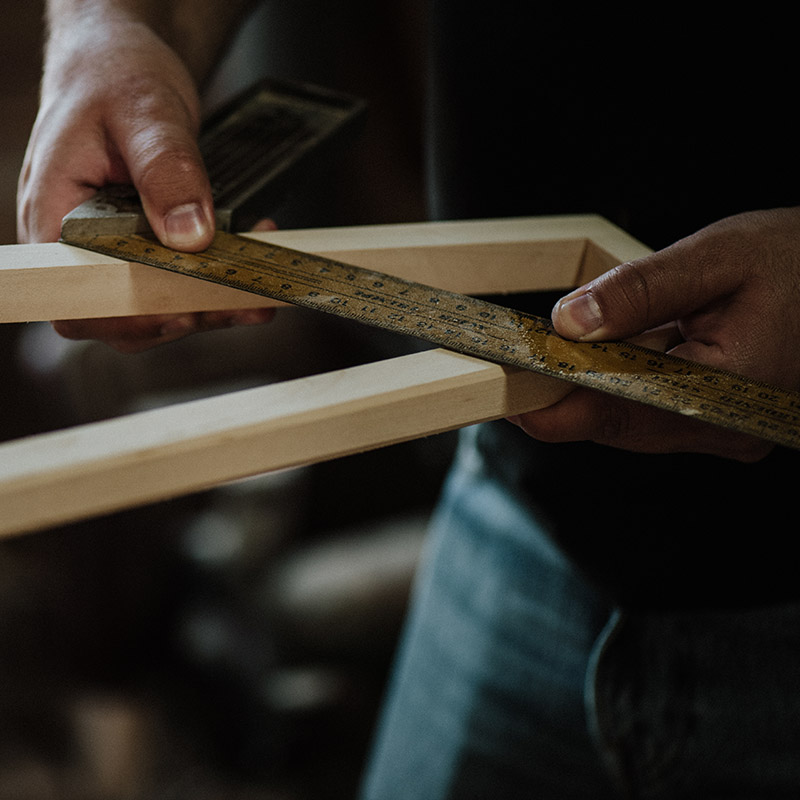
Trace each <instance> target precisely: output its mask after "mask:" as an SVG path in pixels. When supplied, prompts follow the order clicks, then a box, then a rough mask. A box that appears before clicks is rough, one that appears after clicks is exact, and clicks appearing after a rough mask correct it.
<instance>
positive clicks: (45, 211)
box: [18, 6, 272, 352]
mask: <svg viewBox="0 0 800 800" xmlns="http://www.w3.org/2000/svg"><path fill="white" fill-rule="evenodd" d="M68 23H71V24H68ZM51 28H52V30H51V35H50V37H49V40H48V44H47V49H46V56H45V69H44V75H43V80H42V91H41V102H40V108H39V113H38V116H37V119H36V122H35V124H34V128H33V131H32V134H31V137H30V141H29V144H28V149H27V152H26V156H25V160H24V163H23V168H22V172H21V175H20V182H19V192H18V237H19V240H20V241H21V242H43V241H55V240H57V238H58V236H59V233H60V226H61V220H62V218H63V217H64V215H65V214H66V213H68V212H69V211H71V210H72V209H73V208H74V207H76V206H77V205H79V204H80V203H82V202H83V201H84V200H86V199H88V198H89V197H91V196H92V195H93V194H94V193H95V192H96V191H97V190H98V189H99V188H101V187H102V186H104V185H106V184H110V183H118V184H125V183H132V184H133V185H134V186H135V187H136V188H137V190H138V191H139V195H140V197H141V200H142V204H143V207H144V210H145V213H146V215H147V218H148V221H149V223H150V225H151V227H152V229H153V231H154V233H155V234H156V236H157V237H158V238H159V239H160V240H161V241H162V243H164V244H165V245H167V246H168V247H172V248H174V249H178V250H186V251H198V250H202V249H204V248H205V247H207V246H208V245H209V244H210V243H211V240H212V238H213V235H214V211H213V202H212V198H211V189H210V186H209V182H208V178H207V176H206V172H205V168H204V166H203V163H202V159H201V156H200V153H199V150H198V147H197V139H196V137H197V130H198V127H199V121H200V104H199V100H198V96H197V90H196V88H195V80H194V78H193V76H192V75H191V74H190V72H189V70H188V68H187V67H186V66H185V63H184V61H183V60H182V59H181V58H180V57H179V56H178V54H177V53H176V52H175V51H174V50H173V49H172V48H171V47H169V46H168V45H167V44H166V42H165V41H164V39H162V38H161V37H160V36H159V35H157V34H156V33H155V32H154V30H152V29H151V28H150V27H149V26H148V25H147V24H146V23H145V21H144V20H142V19H141V18H138V17H136V15H134V14H132V13H125V12H122V11H120V10H119V8H118V7H116V6H115V7H114V10H107V11H106V12H104V13H93V14H86V15H84V16H82V17H81V18H80V19H71V20H69V19H67V20H61V18H60V17H59V16H58V15H52V17H51ZM271 316H272V311H270V310H249V309H248V310H246V311H242V312H213V313H204V314H185V315H152V316H142V317H131V318H117V319H100V320H72V321H60V322H56V323H54V327H55V328H56V330H57V331H58V332H59V333H60V334H61V335H63V336H65V337H67V338H80V339H84V338H93V339H100V340H102V341H106V342H107V343H108V344H110V345H111V346H113V347H115V348H116V349H118V350H120V351H122V352H134V351H138V350H143V349H146V348H148V347H151V346H153V345H155V344H158V343H161V342H165V341H170V340H172V339H175V338H179V337H181V336H185V335H186V334H188V333H193V332H196V331H201V330H208V329H211V328H216V327H223V326H228V325H231V324H254V323H258V322H263V321H266V320H267V319H269V318H270V317H271Z"/></svg>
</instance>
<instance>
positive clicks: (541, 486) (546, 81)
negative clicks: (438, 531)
mask: <svg viewBox="0 0 800 800" xmlns="http://www.w3.org/2000/svg"><path fill="white" fill-rule="evenodd" d="M538 6H539V4H528V5H526V6H525V7H524V10H523V8H522V5H521V4H518V3H513V2H508V1H507V0H500V2H493V3H491V4H469V3H455V2H449V1H448V0H434V2H433V4H432V19H431V50H430V53H431V65H432V66H431V70H430V80H431V92H430V98H429V126H430V128H429V133H430V165H431V170H430V175H431V177H432V187H431V191H432V194H431V197H432V201H431V206H432V211H433V216H434V217H436V218H439V219H457V218H462V219H464V218H486V217H498V216H526V215H541V214H560V213H585V212H590V213H599V214H602V215H603V216H605V217H606V218H608V219H609V220H611V221H612V222H615V223H616V224H618V225H620V226H621V227H622V228H624V229H625V230H627V231H628V232H629V233H631V234H632V235H633V236H635V237H636V238H638V239H640V240H641V241H643V242H644V243H645V244H647V245H649V246H650V247H653V248H654V249H657V248H660V247H663V246H666V245H668V244H670V243H671V242H673V241H675V240H676V239H678V238H680V237H682V236H685V235H687V234H690V233H692V232H694V231H695V230H697V229H698V228H700V227H702V226H703V225H705V224H708V223H710V222H713V221H714V220H716V219H720V218H722V217H725V216H728V215H730V214H734V213H737V212H741V211H747V210H752V209H757V208H769V207H779V206H789V205H795V204H797V194H798V185H799V184H798V174H797V172H798V159H797V148H798V144H797V141H796V138H795V136H794V127H793V120H794V108H793V106H794V101H793V96H794V85H795V75H796V70H797V66H796V59H795V58H794V57H793V49H794V46H795V45H794V42H793V41H792V39H793V32H792V26H791V25H790V24H789V23H788V20H780V19H775V18H773V17H767V15H754V14H753V13H752V9H747V8H746V7H742V9H741V13H740V14H737V13H734V12H733V11H732V10H731V9H730V8H729V7H726V9H725V16H724V17H723V18H720V19H716V18H715V17H714V16H713V15H708V14H703V15H702V16H703V17H704V19H699V18H698V19H694V18H688V19H687V18H685V17H684V16H683V15H681V16H680V18H679V19H672V18H670V17H669V15H667V14H665V15H664V16H663V17H659V16H658V14H657V12H649V13H648V21H647V22H643V21H640V20H639V19H638V18H637V17H636V13H637V11H636V9H635V7H633V8H632V9H631V11H630V12H629V13H625V14H623V13H622V12H621V11H613V10H611V11H609V9H608V7H607V6H602V7H599V8H598V10H596V11H595V10H591V9H590V10H586V9H585V8H582V7H579V8H573V7H571V6H569V5H568V4H562V7H563V8H564V9H565V11H564V12H554V11H552V10H545V11H541V10H538ZM676 16H677V15H676ZM522 303H523V300H522V299H520V301H519V304H522ZM509 304H513V301H509ZM536 310H537V311H540V312H541V309H536ZM544 313H549V309H545V311H544ZM787 352H788V353H790V354H791V353H792V352H793V347H792V345H791V343H789V346H788V347H787ZM479 443H480V447H481V450H482V452H483V453H484V455H485V456H486V458H487V460H488V461H489V462H490V463H491V465H492V468H493V470H494V471H495V474H497V475H498V477H499V479H501V480H502V481H503V482H504V483H505V484H506V485H507V486H508V487H509V488H511V489H512V490H513V491H515V492H517V493H519V494H520V495H521V496H522V497H524V498H525V500H526V502H528V503H530V505H531V506H532V507H534V508H535V509H536V510H537V512H538V513H540V514H541V515H542V516H543V518H544V519H545V520H547V522H548V525H549V527H550V528H551V530H552V533H553V536H554V538H555V539H556V540H557V541H558V542H559V543H560V545H561V546H562V547H563V549H564V550H565V551H566V552H568V553H569V554H570V555H571V556H572V558H573V559H574V560H575V562H576V564H577V565H578V566H579V567H580V568H581V569H582V570H584V571H585V572H586V574H587V575H589V576H590V577H591V578H592V579H593V580H595V581H596V582H597V584H598V585H599V586H600V587H602V588H603V589H604V590H605V591H607V592H608V593H609V594H610V595H611V596H612V597H613V598H614V599H616V600H618V601H619V602H622V603H623V604H625V605H628V606H632V607H667V608H673V607H679V606H680V607H685V606H711V607H730V606H740V605H751V604H755V603H765V602H776V601H782V600H786V599H795V598H798V597H800V580H798V576H797V575H796V570H795V569H794V562H793V559H792V557H791V554H792V552H793V551H794V546H793V545H794V543H793V541H792V540H793V538H794V532H795V526H796V519H797V512H796V509H795V507H794V506H795V502H794V498H793V496H792V494H793V492H792V486H793V484H794V482H795V480H796V476H797V474H798V458H797V454H796V453H794V452H786V451H783V450H781V449H778V450H776V451H775V452H774V453H773V454H772V455H771V456H770V457H768V458H767V459H765V460H764V461H762V462H759V463H758V464H751V465H743V464H739V463H735V462H730V461H726V460H723V459H719V458H714V457H708V456H697V455H689V454H687V455H675V456H649V455H636V454H630V453H625V452H622V451H619V450H616V449H613V448H609V447H602V446H596V445H592V444H589V443H575V444H566V445H563V444H559V445H545V444H542V443H537V442H534V441H533V440H531V439H529V438H528V437H526V436H525V435H524V434H522V433H521V432H520V431H518V430H517V429H516V428H514V427H513V426H511V425H510V424H508V423H506V422H498V423H492V424H490V425H486V426H484V427H483V428H482V430H481V433H480V437H479Z"/></svg>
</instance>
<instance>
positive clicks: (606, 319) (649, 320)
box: [552, 237, 740, 341]
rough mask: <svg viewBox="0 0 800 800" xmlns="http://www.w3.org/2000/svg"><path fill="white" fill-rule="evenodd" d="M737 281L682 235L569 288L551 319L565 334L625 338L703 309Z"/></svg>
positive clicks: (583, 337) (591, 338) (732, 272)
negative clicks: (670, 242)
mask: <svg viewBox="0 0 800 800" xmlns="http://www.w3.org/2000/svg"><path fill="white" fill-rule="evenodd" d="M739 281H740V276H739V275H737V274H736V270H729V269H727V270H726V269H725V268H724V267H723V265H722V264H720V263H719V262H718V261H717V260H715V259H714V258H708V259H707V258H703V257H700V258H698V256H697V251H696V249H694V248H693V237H688V238H687V239H684V240H681V241H680V242H677V243H676V244H674V245H671V246H670V247H668V248H666V249H664V250H661V251H659V252H657V253H653V254H651V255H647V256H645V257H643V258H640V259H637V260H635V261H630V262H627V263H625V264H621V265H619V266H618V267H615V268H614V269H612V270H610V271H609V272H607V273H605V274H604V275H601V276H600V277H599V278H596V279H595V280H594V281H591V282H590V283H588V284H586V285H585V286H582V287H580V288H579V289H576V290H575V291H573V292H570V293H569V294H568V295H566V296H565V297H563V298H562V299H561V300H559V301H558V303H557V304H556V305H555V307H554V309H553V314H552V316H553V324H554V326H555V329H556V331H557V332H558V333H559V334H561V335H562V336H565V337H566V338H568V339H576V340H585V341H600V340H603V339H606V340H608V339H629V338H631V337H633V336H636V335H638V334H641V333H643V332H645V331H648V330H651V329H653V328H656V327H658V326H660V325H664V324H666V323H669V322H673V321H674V320H677V319H680V318H682V317H684V316H685V315H687V314H690V313H692V312H694V311H697V310H698V309H700V308H703V307H704V306H705V305H707V304H708V303H711V302H712V301H713V300H716V299H719V298H720V297H722V296H724V295H726V294H728V293H730V292H732V291H733V290H734V289H735V288H736V286H737V285H738V284H739Z"/></svg>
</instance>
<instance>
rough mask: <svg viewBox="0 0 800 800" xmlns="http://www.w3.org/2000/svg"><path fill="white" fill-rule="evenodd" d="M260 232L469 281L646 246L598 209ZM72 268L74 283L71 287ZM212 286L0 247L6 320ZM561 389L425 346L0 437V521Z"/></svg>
mask: <svg viewBox="0 0 800 800" xmlns="http://www.w3.org/2000/svg"><path fill="white" fill-rule="evenodd" d="M265 238H267V237H266V236H265ZM268 238H271V239H272V240H274V241H277V242H278V243H280V244H284V245H286V246H289V247H295V248H297V249H301V250H306V251H309V252H317V253H323V254H328V255H332V256H333V257H336V258H338V259H340V260H343V261H347V262H349V263H355V264H358V265H359V266H366V267H372V268H376V269H380V270H382V271H385V272H394V273H395V274H400V275H403V276H404V277H409V278H411V279H413V280H421V281H424V282H426V283H429V284H431V285H435V286H439V287H442V288H453V289H456V290H458V291H462V292H468V293H470V292H474V293H482V292H492V293H495V292H503V291H527V290H535V289H539V288H542V289H546V288H563V287H566V286H571V285H574V284H576V283H580V282H582V281H584V280H587V279H588V278H590V277H593V276H594V275H597V274H600V273H601V272H603V271H605V270H606V269H609V268H610V267H612V266H614V265H616V264H618V263H620V262H622V261H626V260H629V259H632V258H636V257H639V256H641V255H644V254H645V253H646V252H648V250H647V248H645V247H644V246H643V245H641V244H640V243H638V242H636V241H635V240H632V239H630V238H629V237H627V236H626V235H625V234H624V233H623V232H621V231H620V230H619V229H617V228H615V227H614V226H612V225H610V224H609V223H607V222H605V221H604V220H602V219H601V218H599V217H593V216H590V217H584V216H581V217H557V218H544V219H540V218H535V219H522V220H495V221H486V222H484V221H476V222H457V223H429V224H426V223H423V224H418V225H417V224H415V225H398V226H370V227H365V228H347V229H330V230H324V229H320V230H309V231H286V232H279V233H271V234H269V235H268ZM9 276H10V277H9ZM115 276H116V277H115ZM162 280H163V281H164V282H162ZM72 281H76V282H77V283H79V284H81V286H82V289H81V290H80V291H72V290H71V289H70V288H69V285H70V284H71V282H72ZM151 284H158V288H154V287H153V286H151ZM207 286H211V285H210V284H209V285H206V284H204V283H203V282H201V281H197V280H193V279H191V278H185V277H183V276H179V275H172V274H170V273H163V274H162V273H161V272H160V271H159V270H154V269H152V268H150V267H144V266H141V265H134V264H126V263H125V262H121V261H116V260H114V259H105V258H102V257H99V256H98V257H97V258H96V259H95V258H94V257H93V256H92V255H91V254H88V255H87V254H85V253H83V251H75V250H74V248H68V247H66V246H63V245H13V246H6V247H3V248H0V296H3V297H4V305H3V308H2V317H0V319H2V320H4V321H7V322H8V321H17V320H19V319H20V318H21V319H51V318H62V317H65V316H75V315H77V316H107V315H112V314H123V313H124V314H130V313H155V312H156V311H178V310H180V311H186V310H190V309H194V310H200V309H202V308H211V307H212V306H205V305H204V303H205V302H206V301H207V300H208V298H209V295H207V294H206V292H207V291H209V290H208V288H207ZM218 288H219V287H215V286H211V289H213V290H216V289H218ZM84 292H86V293H87V295H88V297H84V296H83V293H84ZM116 292H119V294H120V296H116V294H115V293H116ZM212 293H213V294H216V292H212ZM223 294H224V296H222V295H223ZM7 295H11V296H12V298H15V301H16V302H18V304H19V305H18V306H17V305H15V302H12V301H10V300H8V297H7ZM234 300H236V301H237V304H234V305H231V304H232V303H233V301H234ZM258 300H259V301H260V302H261V303H263V299H262V298H258ZM216 302H218V303H220V304H221V305H218V306H213V307H216V308H232V307H239V306H240V305H247V304H248V303H252V298H251V296H250V295H246V294H245V293H243V292H239V291H234V290H224V291H223V292H222V294H218V296H217V298H216ZM14 308H17V309H20V308H21V309H24V313H23V311H20V310H17V311H14V310H13V309H14ZM34 312H35V313H34ZM67 312H69V313H67ZM77 312H80V313H77ZM265 335H266V334H265ZM568 391H569V385H568V384H566V383H564V382H562V381H557V380H554V379H552V378H546V377H544V376H540V375H535V374H533V373H530V372H526V371H522V370H516V369H510V368H505V367H500V366H497V365H494V364H489V363H487V362H484V361H481V360H479V359H474V358H471V357H467V356H462V355H457V354H454V353H450V352H446V351H444V350H428V351H424V352H421V353H415V354H413V355H409V356H404V357H401V358H395V359H388V360H385V361H380V362H375V363H372V364H366V365H363V366H360V367H355V368H352V369H348V370H340V371H335V372H330V373H325V374H322V375H315V376H311V377H308V378H302V379H300V380H295V381H286V382H283V383H278V384H273V385H269V386H264V387H259V388H256V389H248V390H244V391H240V392H233V393H230V394H226V395H221V396H218V397H212V398H208V399H204V400H197V401H194V402H190V403H182V404H178V405H174V406H168V407H166V408H161V409H155V410H152V411H146V412H141V413H137V414H131V415H127V416H123V417H120V418H118V419H113V420H108V421H105V422H100V423H95V424H90V425H82V426H76V427H73V428H70V429H66V430H63V431H56V432H54V433H48V434H43V435H40V436H34V437H29V438H26V439H20V440H18V441H15V442H8V443H6V444H4V445H0V535H3V536H9V535H14V534H20V533H25V532H32V531H36V530H41V529H44V528H47V527H52V526H54V525H58V524H62V523H65V522H70V521H74V520H78V519H83V518H88V517H92V516H96V515H99V514H104V513H108V512H111V511H116V510H120V509H124V508H130V507H133V506H137V505H141V504H144V503H150V502H154V501H158V500H164V499H168V498H172V497H176V496H180V495H183V494H187V493H191V492H195V491H199V490H202V489H206V488H209V487H212V486H215V485H219V484H222V483H225V482H227V481H232V480H236V479H240V478H244V477H248V476H252V475H256V474H260V473H264V472H267V471H270V470H276V469H284V468H289V467H294V466H299V465H305V464H310V463H315V462H319V461H322V460H325V459H330V458H335V457H338V456H342V455H345V454H351V453H356V452H362V451H365V450H368V449H372V448H376V447H381V446H385V445H389V444H393V443H396V442H400V441H405V440H408V439H412V438H416V437H420V436H427V435H431V434H434V433H439V432H442V431H446V430H452V429H455V428H459V427H463V426H465V425H470V424H474V423H476V422H480V421H485V420H490V419H499V418H502V417H505V416H509V415H512V414H518V413H522V412H524V411H528V410H533V409H535V408H542V407H545V406H547V405H550V404H552V403H554V402H556V401H557V400H558V399H560V398H561V397H563V396H564V395H565V394H566V393H567V392H568Z"/></svg>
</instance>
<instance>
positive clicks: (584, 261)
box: [0, 216, 646, 322]
mask: <svg viewBox="0 0 800 800" xmlns="http://www.w3.org/2000/svg"><path fill="white" fill-rule="evenodd" d="M249 235H251V236H253V237H254V238H259V239H263V240H270V241H274V242H276V243H277V244H281V245H284V246H286V247H291V248H295V249H298V250H304V251H307V252H313V253H319V254H321V255H327V256H330V257H332V258H336V259H338V260H340V261H346V262H348V263H352V264H356V265H358V266H363V267H369V268H373V269H377V270H379V271H382V272H388V273H390V274H394V275H399V276H402V277H405V278H408V279H410V280H415V281H419V282H422V283H427V284H430V285H433V286H437V287H438V288H442V289H450V290H452V291H457V292H462V293H464V294H496V293H503V292H515V291H529V290H534V289H559V288H564V287H568V286H573V285H575V283H576V282H578V281H583V280H585V279H586V278H588V277H591V276H592V275H593V274H598V273H599V272H600V271H603V270H604V269H608V267H609V266H612V265H613V264H614V263H619V261H621V260H627V259H628V258H633V257H636V256H638V255H642V254H643V253H644V252H646V249H645V248H644V247H643V246H641V245H639V244H638V243H637V242H634V241H633V240H631V239H630V237H627V236H626V235H625V234H623V233H622V232H621V231H619V230H618V229H617V228H615V227H614V226H613V225H610V224H609V223H608V222H606V221H605V220H603V219H602V218H599V217H594V216H566V217H550V218H523V219H509V220H491V221H486V222H483V221H478V222H443V223H419V224H413V225H375V226H364V227H351V228H335V229H313V230H305V231H275V232H271V233H259V234H249ZM266 305H274V302H273V301H270V300H266V299H265V298H263V297H259V296H257V295H252V294H249V293H246V292H241V291H238V290H235V289H229V288H227V287H222V286H216V285H214V284H211V283H207V282H204V281H198V280H195V279H193V278H188V277H186V276H183V275H176V274H173V273H169V272H164V271H162V270H157V269H154V268H152V267H148V266H145V265H142V264H131V263H128V262H125V261H120V260H118V259H114V258H109V257H107V256H102V255H99V254H96V253H90V252H88V251H85V250H81V249H78V248H74V247H70V246H68V245H63V244H58V243H50V244H38V245H5V246H0V322H33V321H38V320H53V319H81V318H89V317H113V316H129V315H137V314H161V313H171V312H175V313H177V312H191V311H213V310H225V309H234V308H254V307H263V306H266Z"/></svg>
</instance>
